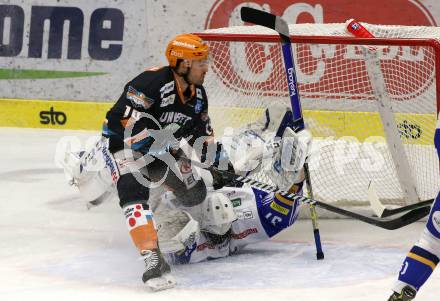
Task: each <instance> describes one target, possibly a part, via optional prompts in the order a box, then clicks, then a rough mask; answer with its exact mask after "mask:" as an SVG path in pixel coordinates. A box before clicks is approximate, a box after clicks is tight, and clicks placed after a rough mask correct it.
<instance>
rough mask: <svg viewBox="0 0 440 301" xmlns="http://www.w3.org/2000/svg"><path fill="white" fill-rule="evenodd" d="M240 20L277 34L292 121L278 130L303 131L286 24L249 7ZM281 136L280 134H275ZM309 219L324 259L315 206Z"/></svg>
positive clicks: (319, 254) (311, 195)
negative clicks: (266, 28) (289, 128)
mask: <svg viewBox="0 0 440 301" xmlns="http://www.w3.org/2000/svg"><path fill="white" fill-rule="evenodd" d="M241 19H242V20H243V21H244V22H249V23H253V24H257V25H261V26H264V27H268V28H270V29H272V30H275V31H276V32H278V34H279V36H280V38H281V48H282V52H283V61H284V67H285V69H286V78H287V86H288V89H289V98H290V106H291V108H292V115H293V116H292V120H284V119H283V122H285V124H284V125H281V126H280V128H284V129H285V128H286V127H291V128H292V129H293V130H294V131H295V132H298V131H300V130H303V129H304V128H305V125H304V119H303V115H302V110H301V101H300V99H299V94H298V83H297V79H296V72H295V65H294V60H293V52H292V45H291V41H290V37H289V26H288V25H287V22H286V21H284V20H283V19H282V18H281V17H278V16H275V15H273V14H270V13H267V12H265V11H261V10H257V9H253V8H250V7H242V8H241ZM277 135H279V136H282V132H280V130H279V133H277ZM304 174H305V177H306V185H307V190H308V191H309V194H310V195H309V196H310V197H312V198H313V190H312V182H311V180H310V172H309V169H308V164H307V163H305V164H304ZM309 207H310V218H311V220H312V226H313V235H314V238H315V245H316V258H317V259H318V260H319V259H324V252H323V251H322V245H321V236H320V234H319V226H318V215H317V213H316V209H315V205H314V204H310V206H309Z"/></svg>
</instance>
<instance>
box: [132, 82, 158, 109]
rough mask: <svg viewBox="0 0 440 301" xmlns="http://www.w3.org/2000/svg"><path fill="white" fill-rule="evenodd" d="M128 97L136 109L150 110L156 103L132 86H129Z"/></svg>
mask: <svg viewBox="0 0 440 301" xmlns="http://www.w3.org/2000/svg"><path fill="white" fill-rule="evenodd" d="M126 96H127V99H128V100H130V102H131V104H132V105H133V107H135V108H144V109H148V108H149V107H151V105H152V104H153V103H154V101H153V100H152V99H150V98H148V97H147V96H146V95H145V94H144V93H142V92H140V91H138V90H136V89H135V88H133V87H132V86H128V90H127V94H126Z"/></svg>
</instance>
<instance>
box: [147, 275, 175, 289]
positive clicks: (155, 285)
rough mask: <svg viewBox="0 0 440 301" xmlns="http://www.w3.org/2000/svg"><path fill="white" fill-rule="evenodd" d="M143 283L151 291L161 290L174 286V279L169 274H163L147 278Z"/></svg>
mask: <svg viewBox="0 0 440 301" xmlns="http://www.w3.org/2000/svg"><path fill="white" fill-rule="evenodd" d="M145 285H146V286H147V287H148V288H149V289H150V290H152V291H153V292H158V291H163V290H166V289H169V288H173V287H174V286H176V280H175V279H174V277H173V276H171V275H167V274H165V275H163V276H162V277H158V278H153V279H150V280H147V282H145Z"/></svg>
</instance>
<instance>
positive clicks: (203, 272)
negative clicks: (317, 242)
mask: <svg viewBox="0 0 440 301" xmlns="http://www.w3.org/2000/svg"><path fill="white" fill-rule="evenodd" d="M94 134H96V133H93V132H79V131H78V132H73V131H55V130H53V131H52V130H31V129H12V128H11V129H7V128H0V139H1V143H2V147H1V148H0V167H1V169H0V300H2V301H5V300H7V301H9V300H25V301H36V300H45V301H49V300H57V301H58V300H75V301H85V300H94V301H98V300H105V301H110V300H130V301H135V300H143V301H145V300H155V301H156V300H176V301H177V300H178V301H184V300H204V301H205V300H242V301H245V300H252V301H257V300H264V301H268V300H277V301H279V300H289V301H336V300H338V301H341V300H351V301H355V300H356V301H367V300H368V301H371V300H374V301H380V300H384V301H385V300H387V298H388V297H389V295H390V293H391V291H390V287H391V285H392V283H393V281H394V280H395V279H396V277H397V272H398V270H399V268H400V264H401V262H402V260H403V258H404V257H405V255H406V252H407V251H408V249H409V248H410V246H411V245H412V244H413V243H414V241H415V240H416V239H417V238H418V236H419V233H420V232H421V230H422V229H423V226H424V223H416V224H413V225H410V226H408V227H405V228H402V229H400V230H395V231H387V230H382V229H379V228H375V227H373V226H370V225H366V224H363V223H361V222H357V221H352V220H321V222H320V228H321V237H322V239H323V247H324V252H325V256H326V258H325V259H324V260H323V261H317V260H315V254H314V253H315V250H314V248H315V247H314V243H313V234H312V229H311V228H312V226H311V222H310V221H308V220H304V221H303V220H301V221H299V222H298V224H295V226H294V227H293V228H292V229H288V230H286V231H285V232H283V233H281V234H280V235H279V236H278V237H277V238H276V239H274V240H273V241H269V242H265V243H261V244H257V245H253V246H250V247H248V248H247V249H245V250H244V252H243V253H242V254H240V255H235V256H232V257H229V258H225V259H220V260H214V261H210V262H205V263H200V264H194V265H185V266H177V267H174V270H173V271H174V275H175V277H176V279H177V281H178V285H177V287H176V288H174V289H171V290H168V291H163V292H159V293H151V292H149V291H147V290H146V289H145V288H144V287H143V285H142V282H141V280H140V277H141V274H142V272H143V262H141V261H139V260H138V256H137V252H136V250H135V248H134V247H133V246H132V243H131V241H130V238H129V236H128V234H127V230H126V225H125V221H124V217H123V215H122V213H121V210H120V209H119V207H118V205H117V203H116V202H113V203H104V204H103V205H102V206H100V207H97V208H93V209H92V210H87V209H86V206H85V204H84V203H83V202H82V201H81V200H80V199H79V196H78V194H77V193H76V191H75V190H74V189H73V188H72V187H70V186H69V185H67V183H66V180H65V177H64V174H63V172H62V170H61V169H60V168H58V167H56V165H55V163H54V157H55V153H56V145H57V143H58V141H59V140H60V139H61V138H62V137H64V136H77V137H79V138H80V139H81V141H83V143H84V141H85V140H86V139H87V138H88V137H89V136H91V135H94ZM439 294H440V274H439V273H438V271H436V272H435V273H434V275H433V276H432V277H431V279H430V280H429V281H428V283H427V284H426V285H425V286H424V287H423V289H422V290H421V291H420V292H419V294H418V296H417V298H416V300H417V301H419V300H420V301H422V300H425V301H438V300H440V295H439Z"/></svg>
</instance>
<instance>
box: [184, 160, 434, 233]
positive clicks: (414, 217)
mask: <svg viewBox="0 0 440 301" xmlns="http://www.w3.org/2000/svg"><path fill="white" fill-rule="evenodd" d="M179 159H182V160H185V161H187V162H188V163H190V164H192V165H193V166H196V167H199V168H203V169H207V170H209V171H211V173H214V174H218V175H221V176H222V178H223V179H224V180H225V181H226V182H227V183H234V182H239V183H244V184H249V185H251V186H253V187H256V188H258V189H260V190H263V191H266V192H273V193H279V194H280V195H282V196H283V197H285V198H286V199H288V200H291V201H294V202H301V203H303V204H309V205H310V204H313V205H315V206H317V207H320V208H323V209H325V210H328V211H331V212H335V213H337V214H340V215H343V216H348V217H351V218H353V219H357V220H360V221H363V222H365V223H367V224H370V225H373V226H376V227H379V228H383V229H387V230H395V229H399V228H402V227H404V226H407V225H409V224H411V223H413V222H415V221H418V220H419V219H421V218H423V217H425V216H427V215H428V213H429V212H430V210H431V206H430V205H428V206H424V207H420V208H416V209H414V210H411V211H409V212H406V213H405V214H403V215H401V216H399V217H396V218H393V219H383V218H374V217H368V216H365V215H362V214H359V213H356V212H353V211H348V210H345V209H342V208H339V207H335V206H333V205H330V204H327V203H323V202H320V201H317V200H315V199H312V198H310V197H306V196H303V195H300V194H297V193H292V192H287V191H284V190H281V189H279V188H277V187H275V186H272V185H269V184H266V183H262V182H260V181H257V180H255V179H252V178H250V177H247V176H240V175H236V174H234V173H232V172H229V171H225V170H219V169H218V168H215V167H213V166H209V165H206V164H204V163H201V162H198V161H194V160H191V159H188V158H186V157H179Z"/></svg>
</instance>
